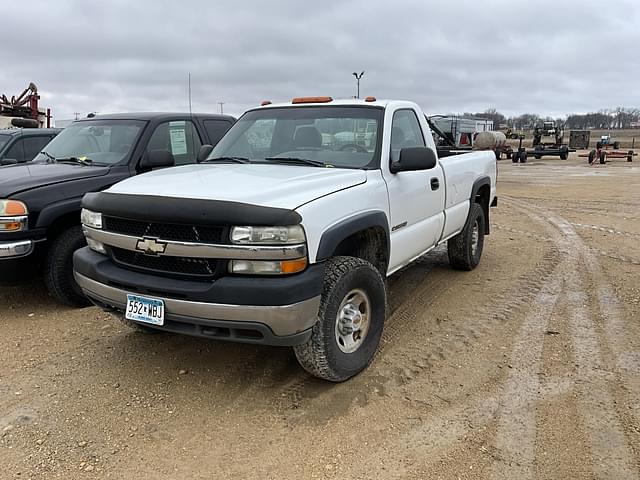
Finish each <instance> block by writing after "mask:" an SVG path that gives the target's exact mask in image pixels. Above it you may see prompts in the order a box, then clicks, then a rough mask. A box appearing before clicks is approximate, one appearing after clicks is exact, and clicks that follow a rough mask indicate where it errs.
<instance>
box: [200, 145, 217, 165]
mask: <svg viewBox="0 0 640 480" xmlns="http://www.w3.org/2000/svg"><path fill="white" fill-rule="evenodd" d="M211 150H213V145H202V146H201V147H200V151H199V152H198V156H197V157H196V162H198V163H200V162H202V161H203V160H206V159H207V157H208V156H209V154H210V153H211Z"/></svg>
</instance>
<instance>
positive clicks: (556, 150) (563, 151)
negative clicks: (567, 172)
mask: <svg viewBox="0 0 640 480" xmlns="http://www.w3.org/2000/svg"><path fill="white" fill-rule="evenodd" d="M523 138H524V137H522V138H520V141H519V142H518V149H517V150H516V151H515V152H513V154H512V155H511V161H512V162H513V163H518V162H520V163H526V162H527V159H528V158H529V157H531V156H533V157H534V158H535V159H536V160H540V159H541V158H542V157H547V156H549V157H560V160H567V159H568V158H569V153H571V152H575V151H576V149H575V148H569V146H568V145H559V146H556V145H543V144H538V145H536V146H535V147H534V148H531V149H529V150H527V149H526V148H524V147H523V146H522V140H523Z"/></svg>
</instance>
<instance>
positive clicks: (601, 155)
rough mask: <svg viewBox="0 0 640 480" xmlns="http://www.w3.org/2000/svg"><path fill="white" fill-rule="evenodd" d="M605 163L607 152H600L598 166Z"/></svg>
mask: <svg viewBox="0 0 640 480" xmlns="http://www.w3.org/2000/svg"><path fill="white" fill-rule="evenodd" d="M605 163H607V152H605V151H604V150H600V165H604V164H605Z"/></svg>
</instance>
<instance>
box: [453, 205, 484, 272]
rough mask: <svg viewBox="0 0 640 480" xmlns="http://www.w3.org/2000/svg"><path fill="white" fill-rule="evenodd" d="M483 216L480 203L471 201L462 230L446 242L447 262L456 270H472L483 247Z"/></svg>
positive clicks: (477, 262)
mask: <svg viewBox="0 0 640 480" xmlns="http://www.w3.org/2000/svg"><path fill="white" fill-rule="evenodd" d="M484 232H485V217H484V211H483V209H482V207H481V206H480V204H478V203H472V204H471V208H470V210H469V216H468V217H467V223H466V224H465V226H464V229H463V230H462V232H460V233H459V234H458V235H456V236H455V237H453V238H452V239H450V240H449V241H448V243H447V253H448V254H449V263H450V264H451V266H452V267H453V268H454V269H456V270H473V269H474V268H476V267H477V266H478V264H479V263H480V258H481V257H482V248H483V247H484Z"/></svg>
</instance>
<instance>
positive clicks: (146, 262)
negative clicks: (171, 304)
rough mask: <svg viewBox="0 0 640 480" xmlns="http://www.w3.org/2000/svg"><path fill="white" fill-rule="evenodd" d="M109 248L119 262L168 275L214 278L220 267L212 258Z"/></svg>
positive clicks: (198, 278) (193, 278)
mask: <svg viewBox="0 0 640 480" xmlns="http://www.w3.org/2000/svg"><path fill="white" fill-rule="evenodd" d="M109 250H110V251H111V258H113V260H114V261H115V262H116V263H118V264H121V265H123V266H125V267H130V268H132V269H134V270H142V271H146V272H148V273H154V274H157V275H163V276H168V277H178V278H185V277H188V278H190V279H192V280H203V281H206V280H212V279H213V278H215V272H216V268H217V267H218V261H217V260H215V259H210V258H190V257H162V256H161V257H152V256H149V255H145V254H144V253H139V252H132V251H131V250H125V249H122V248H117V247H110V249H109Z"/></svg>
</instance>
